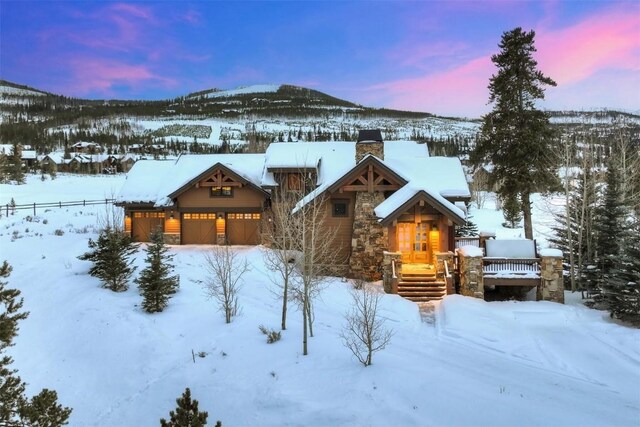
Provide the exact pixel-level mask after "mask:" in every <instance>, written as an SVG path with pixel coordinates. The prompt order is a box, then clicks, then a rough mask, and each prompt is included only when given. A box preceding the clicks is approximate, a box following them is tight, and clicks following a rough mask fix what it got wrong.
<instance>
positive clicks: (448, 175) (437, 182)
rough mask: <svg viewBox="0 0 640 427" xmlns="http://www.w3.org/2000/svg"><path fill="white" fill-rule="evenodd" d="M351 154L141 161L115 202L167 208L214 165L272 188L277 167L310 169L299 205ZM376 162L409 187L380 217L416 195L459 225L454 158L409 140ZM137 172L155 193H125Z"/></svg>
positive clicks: (332, 149)
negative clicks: (312, 184) (311, 180)
mask: <svg viewBox="0 0 640 427" xmlns="http://www.w3.org/2000/svg"><path fill="white" fill-rule="evenodd" d="M355 152H356V143H355V142H353V141H337V142H294V143H273V144H270V145H269V147H268V148H267V150H266V153H265V154H211V155H183V156H181V157H180V158H179V159H178V160H177V161H175V162H173V163H171V164H172V166H171V167H170V168H169V167H166V166H163V167H161V168H159V169H158V171H157V172H154V171H153V168H152V166H150V165H152V164H153V163H154V162H151V163H149V162H144V166H142V165H141V166H138V163H140V162H138V163H136V165H134V167H133V169H132V170H131V171H130V172H129V174H130V176H131V177H132V178H131V179H127V183H125V185H124V187H123V191H122V192H121V196H120V197H119V199H118V200H119V201H120V202H141V201H146V202H153V203H154V204H155V205H157V206H164V205H167V204H170V203H171V200H169V199H168V196H169V195H171V194H173V193H175V192H176V191H178V190H180V189H181V188H183V187H184V186H185V185H187V184H189V183H190V182H191V181H192V180H193V179H195V178H197V177H198V176H199V175H201V174H202V173H204V172H206V171H207V170H208V169H210V168H211V167H213V166H214V165H215V164H218V163H219V164H221V165H224V166H225V167H227V168H229V169H230V170H231V171H233V172H235V173H237V174H238V175H239V176H241V177H242V178H244V179H245V180H247V181H248V182H250V183H252V184H254V185H255V186H257V187H273V186H276V185H277V183H276V181H275V179H274V176H273V172H274V171H275V170H278V169H296V168H300V169H307V170H308V169H314V170H315V171H316V172H317V182H316V184H317V187H316V189H315V190H313V191H312V192H311V193H309V194H308V195H307V196H305V197H304V198H303V199H302V200H300V202H299V203H298V207H299V206H304V204H306V203H308V202H309V201H311V200H313V199H314V198H315V197H317V196H318V195H320V194H322V193H324V192H325V191H326V190H327V189H329V188H330V187H331V186H332V185H334V184H336V183H337V182H339V181H340V180H341V179H343V178H344V177H345V176H346V174H348V173H349V172H350V171H351V170H353V168H354V167H356V161H355V157H356V156H355ZM376 159H377V158H376ZM377 160H378V161H379V162H381V163H382V164H383V165H384V166H385V167H387V168H389V169H390V170H391V171H393V172H395V173H396V174H397V175H398V177H399V178H402V179H403V180H404V181H406V182H407V183H408V184H407V185H405V186H403V187H402V188H401V189H400V190H398V191H396V192H395V193H394V194H393V195H391V196H390V197H389V198H388V199H387V200H385V201H384V202H383V203H381V204H380V205H379V206H377V207H376V210H375V211H376V215H378V217H379V218H381V219H383V218H385V217H386V216H388V215H389V214H390V213H392V212H394V211H395V210H396V209H397V208H398V207H400V206H402V204H404V203H406V202H407V201H408V200H409V199H411V198H412V197H414V196H415V195H416V194H418V193H419V192H423V193H424V194H426V195H427V196H428V197H429V198H430V199H431V200H433V201H435V202H436V203H437V204H439V205H440V208H441V210H443V211H446V212H447V214H448V215H449V216H453V217H454V218H459V219H461V220H462V221H464V219H465V213H464V211H463V210H462V209H460V207H458V206H456V205H455V204H454V202H451V201H449V200H447V198H454V199H455V198H468V197H470V193H469V188H468V186H467V181H466V179H465V176H464V172H463V170H462V165H461V164H460V161H459V160H458V159H456V158H449V157H429V151H428V149H427V146H426V145H425V144H419V143H417V142H414V141H385V142H384V161H383V160H380V159H377ZM163 165H166V162H164V163H163ZM167 168H169V169H167ZM142 169H144V171H145V172H144V176H145V178H140V179H143V180H145V181H148V180H149V179H152V180H154V182H156V181H158V182H162V184H158V185H157V186H155V187H154V188H155V189H156V191H157V192H156V193H153V192H151V191H150V190H149V189H147V188H145V189H144V191H139V190H137V184H136V185H135V186H133V187H132V188H133V190H130V189H129V187H130V185H129V181H133V180H134V179H135V180H138V178H137V177H138V176H139V173H138V170H142ZM150 176H151V177H150ZM141 197H146V199H144V200H143V198H141Z"/></svg>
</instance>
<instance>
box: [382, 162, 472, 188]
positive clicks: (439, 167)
mask: <svg viewBox="0 0 640 427" xmlns="http://www.w3.org/2000/svg"><path fill="white" fill-rule="evenodd" d="M385 163H386V164H387V165H389V166H390V167H391V168H392V169H393V170H395V171H396V172H398V173H399V174H400V175H402V176H403V177H405V179H406V180H407V181H409V182H413V181H420V184H416V185H419V186H421V187H426V188H429V189H430V190H432V191H435V192H437V193H438V194H440V195H441V196H443V197H449V198H469V197H471V193H470V192H469V185H468V184H467V180H466V178H465V175H464V170H463V169H462V164H461V163H460V159H458V158H457V157H429V158H419V157H415V156H411V157H390V158H387V156H386V153H385Z"/></svg>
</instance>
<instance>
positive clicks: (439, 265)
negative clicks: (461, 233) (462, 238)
mask: <svg viewBox="0 0 640 427" xmlns="http://www.w3.org/2000/svg"><path fill="white" fill-rule="evenodd" d="M435 255H436V277H437V278H438V279H442V280H445V275H446V273H447V271H446V270H445V268H444V263H445V262H446V263H447V266H448V267H449V274H450V275H451V276H452V279H453V252H451V251H449V252H436V253H435ZM455 293H456V290H455V288H454V285H453V280H451V281H447V295H451V294H455Z"/></svg>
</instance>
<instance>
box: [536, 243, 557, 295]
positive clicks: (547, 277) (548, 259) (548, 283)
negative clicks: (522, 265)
mask: <svg viewBox="0 0 640 427" xmlns="http://www.w3.org/2000/svg"><path fill="white" fill-rule="evenodd" d="M541 252H543V253H544V250H543V251H541ZM557 252H560V251H557ZM536 299H537V300H538V301H540V300H543V301H553V302H558V303H560V304H564V283H563V282H562V252H560V254H559V255H555V254H554V255H553V256H550V255H542V256H541V258H540V284H539V285H538V290H537V292H536Z"/></svg>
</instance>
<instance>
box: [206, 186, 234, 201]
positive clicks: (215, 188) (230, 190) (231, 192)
mask: <svg viewBox="0 0 640 427" xmlns="http://www.w3.org/2000/svg"><path fill="white" fill-rule="evenodd" d="M225 188H228V189H229V194H223V193H222V191H223V190H224V189H225ZM215 190H220V194H213V192H214V191H215ZM209 197H212V198H219V197H233V187H231V186H228V185H223V186H222V187H209Z"/></svg>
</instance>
